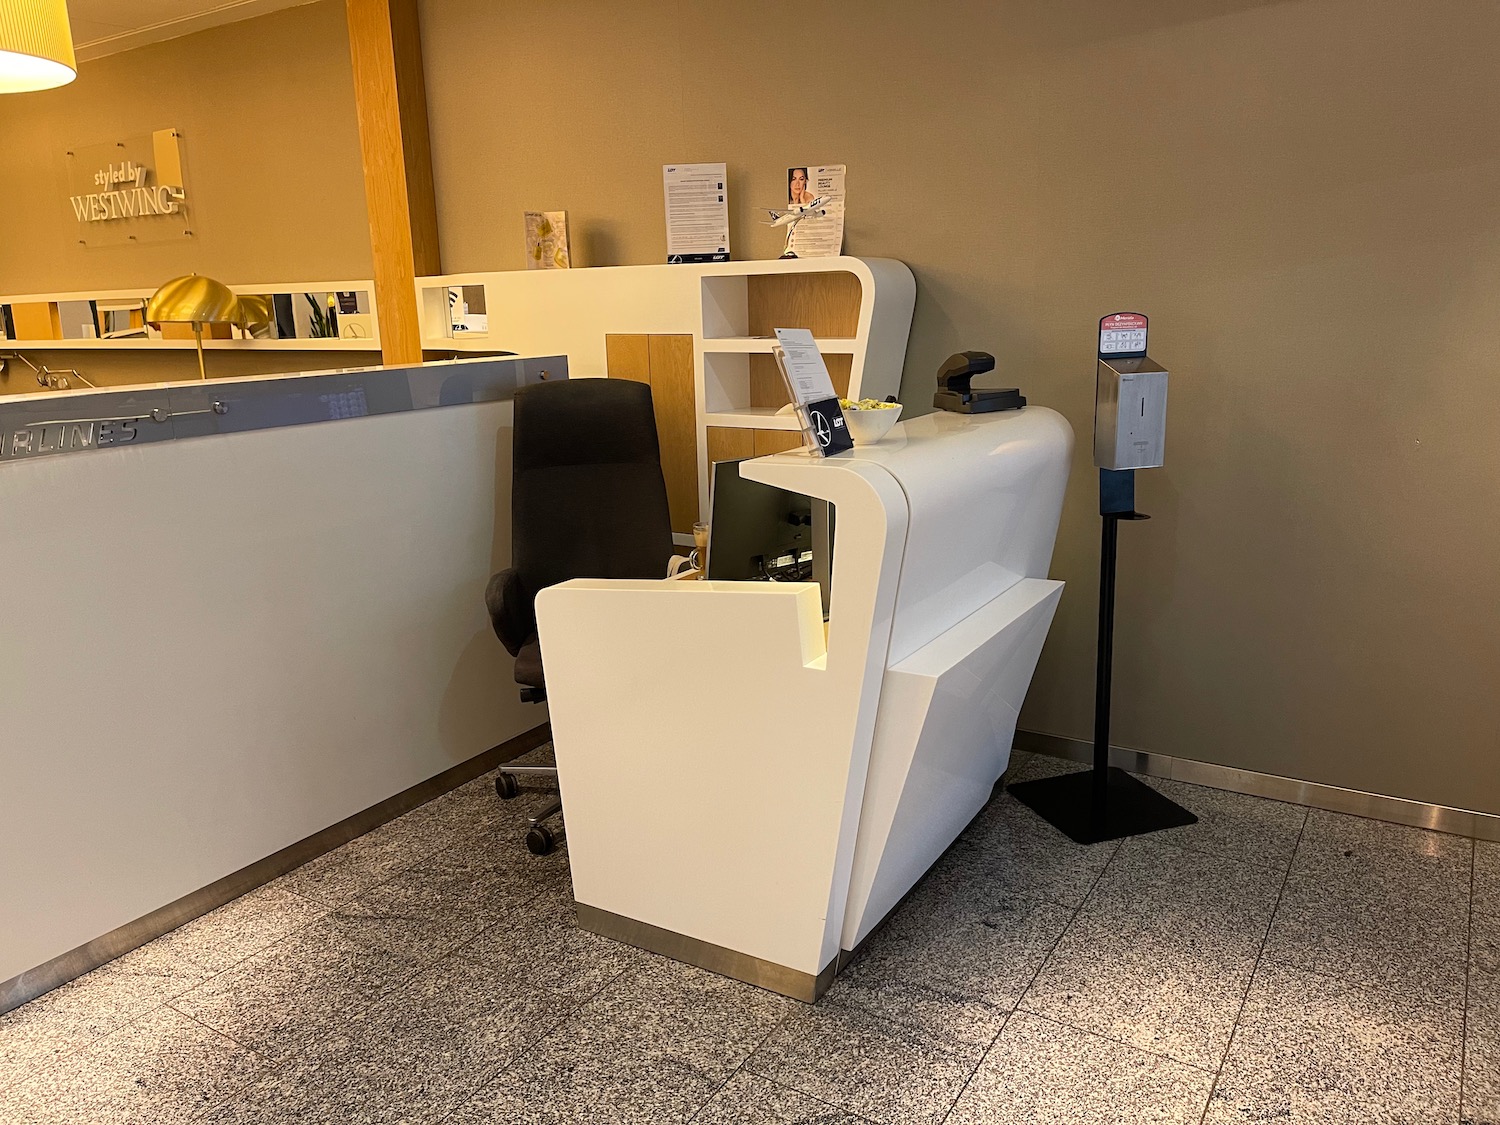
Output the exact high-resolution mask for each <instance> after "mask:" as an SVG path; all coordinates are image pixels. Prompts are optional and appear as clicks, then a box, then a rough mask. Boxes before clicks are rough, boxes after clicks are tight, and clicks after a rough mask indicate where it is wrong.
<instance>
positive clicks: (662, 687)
mask: <svg viewBox="0 0 1500 1125" xmlns="http://www.w3.org/2000/svg"><path fill="white" fill-rule="evenodd" d="M1071 447H1072V431H1071V429H1070V428H1069V426H1068V424H1067V422H1066V421H1064V420H1063V418H1062V417H1061V416H1060V415H1058V414H1056V413H1055V412H1053V411H1050V410H1046V409H1042V408H1038V407H1028V408H1026V409H1024V410H1021V411H1016V412H1011V413H1004V414H992V415H979V416H972V417H971V416H961V415H953V414H943V413H938V414H932V415H928V416H925V417H922V418H918V419H915V420H914V421H911V422H907V423H905V424H903V425H898V426H897V427H896V429H895V430H894V431H893V433H892V436H891V437H890V438H888V439H887V440H886V441H885V442H882V443H881V444H879V445H876V446H870V447H863V448H857V449H855V450H854V451H853V452H852V453H850V454H846V455H843V456H840V457H835V458H830V459H827V460H823V459H818V458H813V457H809V456H807V455H806V454H802V453H794V454H781V455H778V456H775V457H768V458H762V459H760V460H757V461H753V462H747V463H746V464H745V465H744V466H743V467H742V470H741V471H742V473H743V474H744V475H745V476H747V477H753V478H754V479H756V480H759V481H763V482H765V483H767V484H773V485H776V486H778V487H781V488H785V489H789V490H792V491H795V492H801V493H804V494H806V495H809V496H813V497H816V498H819V499H823V500H828V501H831V502H832V503H833V504H834V506H835V508H836V511H837V535H836V540H835V545H834V558H833V583H832V601H831V605H830V613H829V620H828V626H827V631H826V634H825V630H824V627H823V621H822V614H821V606H820V599H819V592H818V588H817V587H816V586H815V585H813V584H809V583H775V584H768V583H753V582H746V583H736V582H623V581H599V580H585V581H575V582H567V583H563V584H562V585H559V586H554V587H551V588H549V589H547V590H544V591H543V592H542V593H541V594H540V595H538V598H537V615H538V621H539V623H540V629H541V641H542V654H543V661H544V664H545V666H546V669H547V685H548V700H549V706H550V711H551V716H552V724H553V741H554V744H555V747H556V750H557V761H558V768H559V771H560V780H561V784H562V792H563V804H564V810H565V815H566V817H567V830H568V846H569V854H570V861H571V864H572V869H573V886H574V895H575V898H576V900H577V902H578V905H579V919H580V921H581V922H582V924H584V925H585V926H587V927H589V928H591V929H595V930H597V931H599V932H601V933H606V934H609V935H610V936H614V937H617V938H621V939H623V940H626V941H631V942H633V943H635V944H638V945H643V946H646V947H648V948H653V949H656V950H658V951H660V952H664V953H668V954H670V955H672V956H675V957H679V958H680V959H683V960H687V961H692V962H694V963H697V964H701V965H704V966H705V967H707V968H711V969H715V970H717V971H720V972H724V973H727V974H729V975H732V976H737V977H740V978H741V979H745V980H750V981H753V982H754V983H757V984H762V985H764V986H766V987H769V988H773V989H775V990H777V991H780V992H784V993H786V994H788V995H792V996H797V997H800V998H802V999H809V1000H810V999H812V998H814V997H815V996H816V995H817V994H818V993H819V992H820V991H821V990H822V988H824V987H826V985H827V983H828V981H829V980H831V979H832V974H833V972H834V970H835V968H836V965H837V963H838V959H839V953H840V950H841V949H843V950H852V949H853V948H854V947H855V946H856V945H857V944H858V943H859V942H860V941H862V940H863V939H864V937H865V936H867V935H868V934H869V932H870V931H871V930H872V929H873V928H874V926H875V925H877V924H878V923H879V921H880V920H881V919H882V918H883V917H884V916H885V915H886V913H888V912H889V911H890V909H891V908H892V907H893V906H894V905H895V904H896V903H897V902H898V901H899V900H900V899H901V897H902V896H903V895H904V894H905V893H906V892H907V890H909V889H910V888H911V886H912V885H913V884H914V883H915V882H916V880H917V879H918V878H920V877H921V875H922V874H923V872H925V871H926V870H927V868H928V867H929V866H931V864H932V862H933V861H934V860H935V859H936V858H937V857H938V856H939V855H940V854H941V853H942V851H943V849H944V848H946V847H947V846H948V845H949V844H950V843H951V842H952V841H953V839H954V838H955V837H956V836H957V834H958V833H959V832H960V831H961V830H962V829H963V827H964V825H966V824H967V823H968V822H969V820H970V819H972V817H973V816H974V814H975V813H976V812H978V810H979V809H980V807H982V805H983V804H984V802H985V801H986V800H987V799H988V797H989V795H990V792H991V790H992V788H993V786H994V784H995V782H996V781H997V780H998V779H999V777H1000V775H1001V774H1002V773H1003V772H1004V770H1005V765H1006V762H1007V760H1008V758H1009V754H1010V745H1011V739H1012V737H1013V735H1014V732H1015V723H1016V717H1017V714H1018V711H1019V708H1020V705H1021V701H1022V698H1023V697H1024V694H1025V691H1026V688H1027V686H1028V684H1029V683H1030V680H1031V675H1032V672H1033V670H1034V668H1035V665H1036V660H1037V656H1038V655H1039V653H1040V651H1041V645H1042V641H1043V640H1044V638H1045V636H1046V632H1047V628H1048V627H1049V625H1050V623H1051V620H1052V614H1053V611H1054V610H1055V608H1056V604H1057V599H1058V597H1059V595H1060V593H1061V589H1062V584H1061V583H1059V582H1054V581H1050V580H1048V578H1047V568H1048V565H1049V563H1050V560H1051V555H1052V545H1053V540H1054V539H1055V537H1056V534H1057V524H1058V518H1059V515H1060V513H1061V508H1062V498H1063V489H1064V486H1065V484H1066V480H1067V473H1068V464H1069V455H1070V452H1071Z"/></svg>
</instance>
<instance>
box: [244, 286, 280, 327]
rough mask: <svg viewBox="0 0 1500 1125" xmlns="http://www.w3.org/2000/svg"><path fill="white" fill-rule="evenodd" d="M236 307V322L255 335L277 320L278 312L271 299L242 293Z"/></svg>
mask: <svg viewBox="0 0 1500 1125" xmlns="http://www.w3.org/2000/svg"><path fill="white" fill-rule="evenodd" d="M236 307H237V311H236V313H235V317H234V322H235V323H236V324H238V325H239V326H240V327H241V328H243V329H244V330H245V331H246V332H248V333H252V334H253V333H254V332H255V331H256V330H257V329H260V328H269V327H270V326H271V322H272V321H273V320H275V319H276V310H275V307H274V306H273V305H272V304H271V298H269V297H262V296H259V295H256V294H251V293H241V294H240V295H239V297H238V298H237V299H236Z"/></svg>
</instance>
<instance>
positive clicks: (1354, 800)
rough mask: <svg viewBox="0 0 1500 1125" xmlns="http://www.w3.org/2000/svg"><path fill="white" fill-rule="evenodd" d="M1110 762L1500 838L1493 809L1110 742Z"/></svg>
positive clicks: (1061, 740) (1048, 746) (1029, 736)
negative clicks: (1430, 800) (1347, 786)
mask: <svg viewBox="0 0 1500 1125" xmlns="http://www.w3.org/2000/svg"><path fill="white" fill-rule="evenodd" d="M1014 745H1015V748H1016V749H1017V750H1026V751H1029V752H1031V753H1034V754H1047V755H1050V756H1052V757H1054V758H1066V759H1068V760H1070V761H1075V762H1088V761H1092V760H1093V757H1094V746H1093V743H1091V742H1085V741H1084V740H1082V739H1079V738H1066V737H1064V736H1062V735H1057V734H1041V733H1039V732H1037V731H1029V730H1018V731H1016V737H1015V743H1014ZM1109 760H1110V764H1111V765H1115V766H1119V767H1120V768H1121V769H1124V770H1129V771H1130V772H1131V773H1137V774H1141V775H1142V776H1145V777H1160V778H1163V779H1166V780H1170V781H1184V782H1188V783H1190V784H1192V785H1203V786H1206V787H1208V788H1209V789H1223V790H1226V791H1227V792H1230V793H1245V794H1248V795H1250V796H1252V797H1269V798H1270V799H1271V800H1273V801H1285V802H1287V803H1288V804H1293V805H1305V806H1307V807H1308V808H1314V809H1326V810H1327V811H1329V812H1340V813H1349V814H1350V815H1352V816H1363V817H1368V818H1369V819H1371V820H1384V821H1388V822H1390V823H1391V824H1406V825H1410V826H1412V827H1414V828H1427V829H1430V830H1432V831H1434V832H1448V833H1451V834H1452V835H1454V836H1468V837H1471V838H1473V839H1475V840H1494V841H1500V816H1496V815H1494V814H1493V813H1484V812H1475V811H1473V810H1472V809H1455V808H1451V807H1449V806H1448V805H1434V804H1429V803H1428V802H1426V801H1409V800H1407V799H1406V798H1404V797H1388V796H1386V795H1385V794H1383V793H1366V792H1364V791H1362V790H1359V789H1344V788H1341V787H1340V786H1337V785H1323V784H1322V783H1320V782H1316V781H1299V780H1298V779H1297V778H1294V777H1281V776H1279V775H1277V774H1272V773H1257V772H1256V771H1254V770H1242V769H1237V768H1236V767H1234V766H1220V765H1215V764H1213V763H1212V762H1195V761H1193V760H1192V759H1191V758H1175V757H1173V756H1172V755H1170V754H1157V753H1154V752H1152V751H1150V750H1132V749H1129V748H1128V747H1124V746H1111V747H1110V748H1109Z"/></svg>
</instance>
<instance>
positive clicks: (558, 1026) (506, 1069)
mask: <svg viewBox="0 0 1500 1125" xmlns="http://www.w3.org/2000/svg"><path fill="white" fill-rule="evenodd" d="M499 924H500V923H498V922H497V923H495V925H499ZM492 928H493V927H486V928H485V930H486V932H487V931H488V930H489V929H492ZM476 940H477V939H476ZM465 944H466V945H467V944H468V943H467V942H466V943H465ZM459 948H462V946H460V947H459ZM457 952H458V950H456V949H455V950H454V951H453V953H457ZM453 953H450V954H448V955H447V956H449V957H451V956H453ZM629 972H630V969H628V968H625V969H621V970H620V971H619V972H618V973H616V974H615V975H614V976H612V977H610V978H609V979H608V980H607V981H605V982H604V983H603V984H601V985H600V986H599V987H598V988H597V989H596V990H594V991H593V992H590V993H589V994H588V995H587V996H585V997H583V998H582V999H581V1000H579V1001H578V1003H577V1004H575V1005H574V1006H573V1009H572V1011H570V1012H569V1013H568V1015H567V1017H566V1018H565V1019H561V1020H558V1021H557V1022H556V1023H555V1024H553V1025H552V1027H551V1028H549V1029H548V1030H547V1031H545V1032H543V1033H542V1034H541V1035H538V1036H537V1037H536V1038H535V1039H533V1040H532V1041H531V1042H530V1043H528V1044H527V1045H526V1048H525V1049H524V1050H521V1051H517V1052H516V1057H515V1058H513V1059H511V1061H510V1062H508V1063H506V1064H505V1065H504V1066H503V1067H501V1068H500V1069H499V1070H497V1071H496V1072H495V1073H494V1074H492V1075H490V1076H489V1078H487V1079H486V1080H485V1081H483V1082H481V1083H479V1084H478V1085H477V1086H475V1087H474V1088H473V1089H472V1090H470V1091H469V1092H468V1094H467V1095H466V1096H465V1097H464V1098H463V1100H462V1101H460V1102H459V1103H458V1104H457V1105H455V1106H454V1107H453V1108H452V1109H450V1110H449V1111H448V1112H447V1113H445V1114H443V1116H442V1117H440V1118H439V1119H438V1121H437V1122H436V1123H435V1125H442V1123H443V1122H444V1121H450V1120H452V1119H453V1117H454V1115H455V1114H457V1113H458V1112H459V1110H461V1109H463V1108H464V1106H466V1105H468V1104H469V1103H470V1102H471V1101H473V1100H474V1098H475V1097H476V1096H477V1095H478V1094H480V1093H481V1092H482V1091H484V1090H487V1089H488V1088H489V1087H491V1086H493V1085H494V1084H495V1083H496V1082H498V1081H500V1079H502V1078H504V1077H505V1075H507V1074H508V1073H510V1072H511V1071H512V1070H514V1069H515V1068H516V1065H517V1064H518V1063H520V1062H521V1060H522V1059H523V1058H525V1055H526V1052H527V1051H530V1050H532V1049H533V1048H535V1047H536V1046H537V1045H538V1044H540V1043H544V1042H546V1041H547V1040H548V1039H551V1038H552V1037H553V1036H554V1035H556V1034H558V1033H559V1032H560V1031H563V1030H564V1029H565V1028H567V1027H568V1026H570V1025H571V1024H572V1023H573V1021H574V1019H576V1018H577V1016H578V1013H579V1012H581V1011H582V1010H583V1009H584V1007H585V1006H586V1005H587V1004H588V1003H589V1002H590V1001H591V1000H593V999H595V998H596V997H598V996H599V995H601V994H602V993H603V992H604V991H605V990H607V989H608V988H609V987H610V986H611V985H613V984H614V983H615V982H616V981H617V980H619V979H620V978H621V977H623V976H625V975H626V974H627V973H629ZM777 1026H778V1027H779V1026H780V1021H778V1022H777ZM747 1057H748V1056H747ZM740 1065H741V1066H743V1065H744V1064H743V1063H741V1064H740ZM715 1093H717V1091H715ZM702 1108H703V1107H702V1106H699V1107H698V1110H696V1111H694V1116H697V1114H698V1113H699V1112H701V1111H702Z"/></svg>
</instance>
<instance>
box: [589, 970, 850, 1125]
mask: <svg viewBox="0 0 1500 1125" xmlns="http://www.w3.org/2000/svg"><path fill="white" fill-rule="evenodd" d="M596 995H597V993H596ZM795 1010H796V1009H793V1011H795ZM791 1014H792V1012H787V1013H786V1014H785V1015H783V1016H782V1017H781V1018H780V1019H779V1020H777V1021H776V1022H775V1023H774V1024H772V1025H771V1027H770V1029H769V1030H768V1031H767V1032H766V1033H765V1034H764V1035H762V1036H761V1037H760V1039H758V1040H757V1041H756V1043H755V1046H753V1047H751V1048H750V1050H748V1051H746V1052H745V1057H744V1058H742V1059H741V1060H740V1061H739V1064H738V1065H737V1066H736V1067H735V1068H734V1069H733V1070H732V1071H730V1072H729V1076H728V1077H727V1078H725V1079H724V1081H723V1082H720V1083H719V1084H718V1086H716V1087H715V1088H714V1092H713V1093H711V1094H709V1095H708V1097H706V1098H704V1099H703V1104H702V1105H700V1106H699V1107H698V1108H697V1109H695V1110H693V1116H691V1117H689V1118H688V1125H692V1123H693V1122H694V1121H697V1120H698V1115H699V1114H700V1113H702V1112H703V1111H704V1110H705V1109H707V1108H708V1107H709V1105H710V1104H711V1103H712V1102H713V1100H714V1099H715V1098H717V1097H718V1096H719V1094H720V1092H722V1091H723V1089H724V1087H726V1086H728V1085H729V1084H730V1083H731V1082H733V1081H734V1077H735V1075H737V1074H738V1073H739V1072H740V1071H742V1070H744V1069H745V1064H746V1063H747V1062H749V1061H750V1059H751V1058H752V1057H753V1056H754V1055H755V1052H756V1051H758V1050H760V1049H761V1046H762V1045H763V1044H764V1043H765V1042H766V1040H767V1039H769V1038H771V1036H773V1035H775V1034H776V1033H777V1032H778V1031H780V1030H781V1025H782V1024H784V1023H786V1021H787V1018H788V1017H789V1016H790V1015H791ZM747 1073H750V1074H755V1076H756V1077H757V1078H762V1079H765V1081H767V1082H775V1083H776V1085H778V1086H780V1087H781V1088H782V1089H784V1090H790V1089H792V1087H790V1086H788V1085H787V1084H786V1083H785V1082H776V1080H775V1079H774V1078H767V1077H766V1076H765V1075H764V1074H756V1072H755V1071H753V1070H752V1071H748V1072H747ZM795 1092H796V1093H798V1094H802V1095H803V1096H804V1097H809V1098H812V1097H814V1096H813V1095H812V1094H809V1093H807V1091H805V1090H797V1091H795ZM814 1100H815V1101H819V1102H822V1103H823V1104H824V1105H826V1106H830V1108H833V1109H838V1110H842V1111H844V1112H845V1113H848V1112H851V1111H850V1110H848V1109H846V1108H845V1107H844V1106H834V1105H832V1103H830V1102H828V1101H827V1100H826V1099H824V1098H814Z"/></svg>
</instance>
